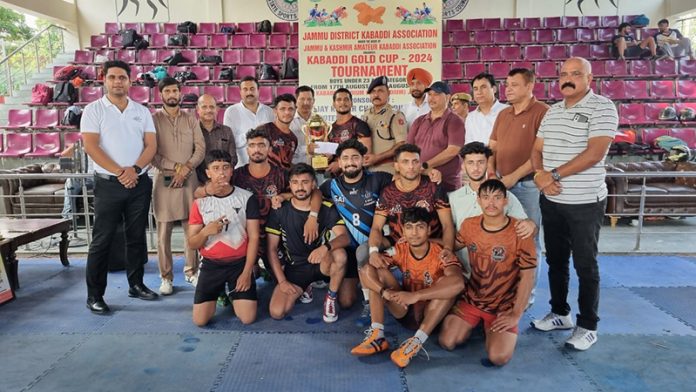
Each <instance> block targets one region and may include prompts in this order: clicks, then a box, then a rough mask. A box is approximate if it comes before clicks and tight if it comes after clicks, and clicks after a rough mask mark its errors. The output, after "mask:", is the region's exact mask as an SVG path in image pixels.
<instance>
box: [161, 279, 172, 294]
mask: <svg viewBox="0 0 696 392" xmlns="http://www.w3.org/2000/svg"><path fill="white" fill-rule="evenodd" d="M159 292H160V294H162V295H171V294H172V293H173V292H174V286H172V281H171V280H169V279H162V284H161V285H160V288H159Z"/></svg>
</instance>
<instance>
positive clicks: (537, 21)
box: [522, 18, 541, 29]
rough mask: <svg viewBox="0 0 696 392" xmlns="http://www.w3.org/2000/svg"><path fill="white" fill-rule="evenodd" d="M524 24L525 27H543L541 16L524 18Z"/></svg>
mask: <svg viewBox="0 0 696 392" xmlns="http://www.w3.org/2000/svg"><path fill="white" fill-rule="evenodd" d="M522 26H523V27H524V28H525V29H540V28H541V18H523V19H522Z"/></svg>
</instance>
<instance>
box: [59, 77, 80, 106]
mask: <svg viewBox="0 0 696 392" xmlns="http://www.w3.org/2000/svg"><path fill="white" fill-rule="evenodd" d="M77 100H78V96H77V89H76V88H75V86H73V85H72V83H70V82H60V83H57V84H56V88H55V89H54V90H53V102H67V103H69V104H72V103H74V102H77Z"/></svg>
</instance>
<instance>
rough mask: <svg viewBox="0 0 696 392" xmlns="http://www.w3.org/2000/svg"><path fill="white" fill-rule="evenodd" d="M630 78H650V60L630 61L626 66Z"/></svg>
mask: <svg viewBox="0 0 696 392" xmlns="http://www.w3.org/2000/svg"><path fill="white" fill-rule="evenodd" d="M628 68H629V70H630V72H631V76H633V77H646V76H652V75H653V73H652V63H651V62H650V60H632V61H631V62H629V66H628Z"/></svg>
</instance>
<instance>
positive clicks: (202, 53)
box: [198, 49, 220, 64]
mask: <svg viewBox="0 0 696 392" xmlns="http://www.w3.org/2000/svg"><path fill="white" fill-rule="evenodd" d="M219 55H220V52H219V51H218V50H217V49H203V50H199V51H198V57H200V56H219ZM198 64H213V63H211V62H208V63H201V62H199V63H198Z"/></svg>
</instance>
